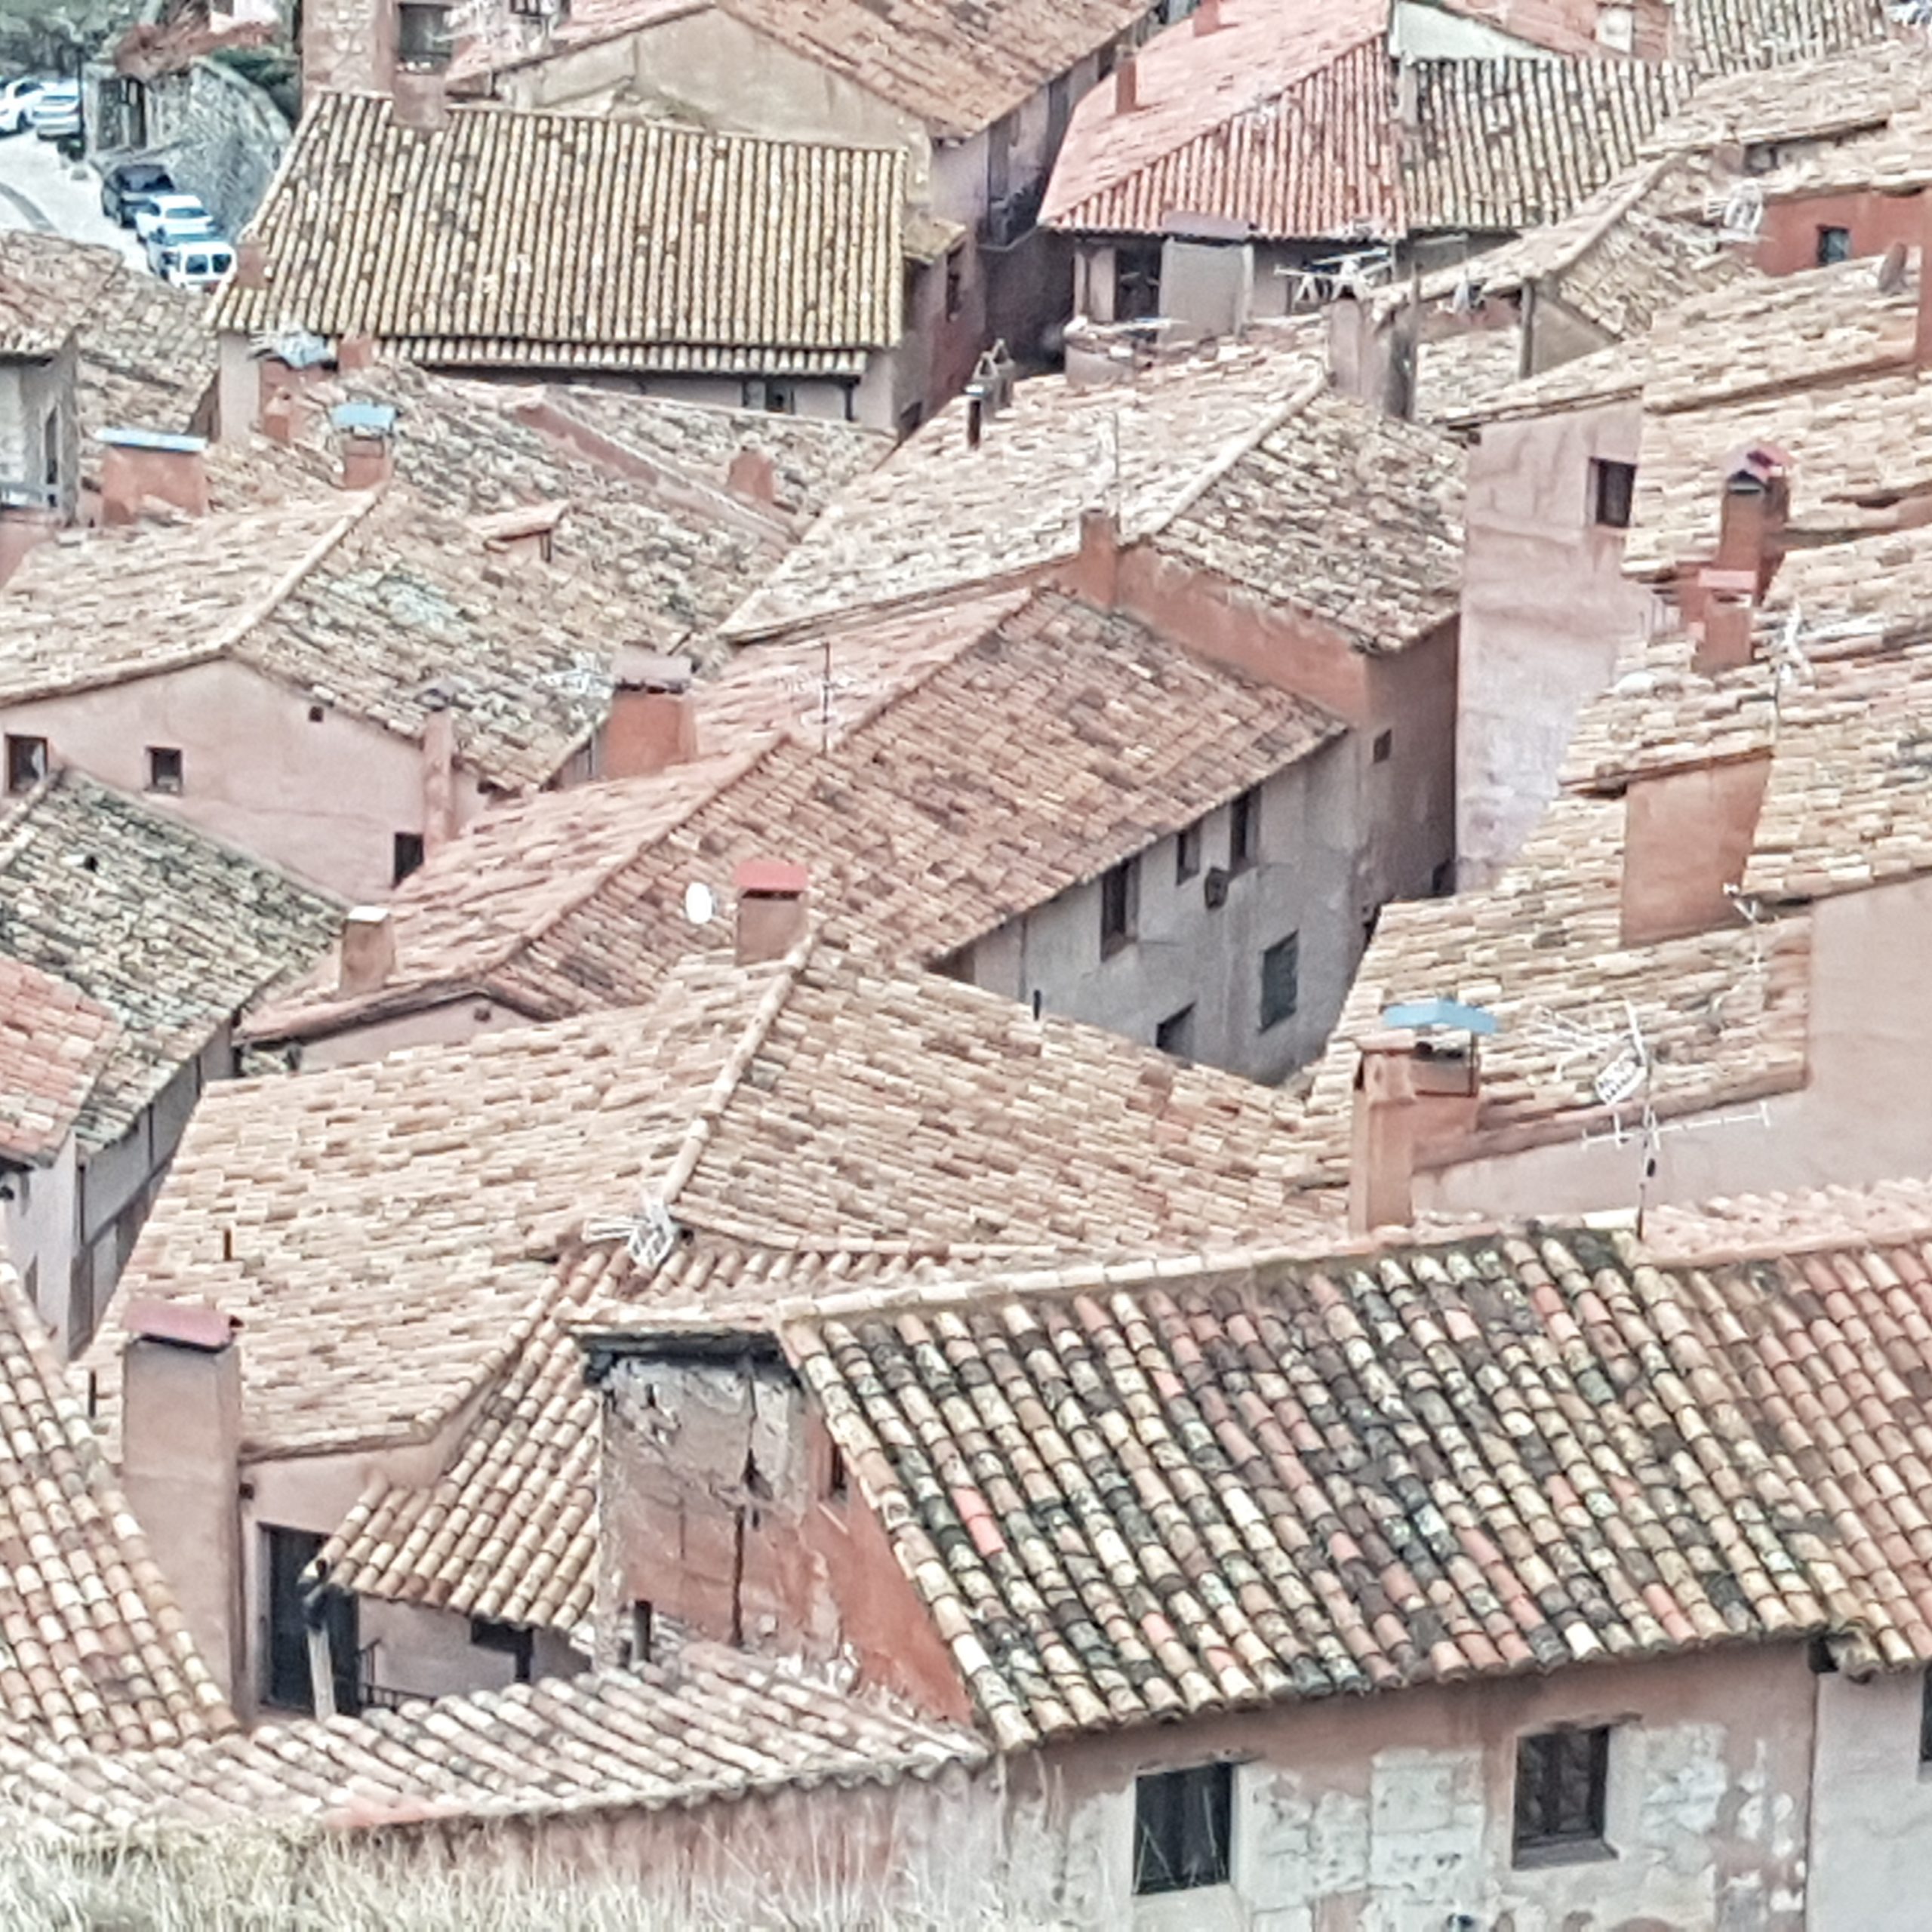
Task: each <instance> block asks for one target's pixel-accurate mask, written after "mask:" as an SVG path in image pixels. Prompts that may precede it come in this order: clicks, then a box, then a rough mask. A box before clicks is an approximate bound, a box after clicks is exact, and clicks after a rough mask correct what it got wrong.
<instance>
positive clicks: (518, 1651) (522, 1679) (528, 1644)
mask: <svg viewBox="0 0 1932 1932" xmlns="http://www.w3.org/2000/svg"><path fill="white" fill-rule="evenodd" d="M469 1641H471V1642H472V1644H475V1647H477V1648H478V1650H479V1651H496V1652H497V1653H498V1654H499V1655H500V1656H503V1657H509V1659H510V1660H512V1663H514V1665H515V1669H516V1681H517V1682H518V1683H519V1684H528V1682H529V1681H530V1677H531V1664H532V1663H533V1661H534V1658H535V1655H536V1650H537V1638H536V1633H535V1632H534V1631H533V1630H532V1629H531V1627H530V1626H529V1625H528V1624H527V1623H497V1622H496V1621H494V1619H492V1618H490V1617H472V1618H471V1619H470V1620H469Z"/></svg>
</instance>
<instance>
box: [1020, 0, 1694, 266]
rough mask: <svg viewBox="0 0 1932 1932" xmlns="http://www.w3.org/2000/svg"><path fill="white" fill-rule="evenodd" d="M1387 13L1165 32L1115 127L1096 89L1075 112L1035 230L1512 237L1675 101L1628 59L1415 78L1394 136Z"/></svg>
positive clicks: (1228, 4)
mask: <svg viewBox="0 0 1932 1932" xmlns="http://www.w3.org/2000/svg"><path fill="white" fill-rule="evenodd" d="M1385 14H1386V9H1384V8H1380V7H1379V6H1375V5H1361V4H1358V0H1349V4H1348V5H1344V6H1343V7H1341V8H1339V9H1338V8H1335V7H1334V6H1322V5H1314V4H1312V0H1225V4H1224V5H1223V9H1222V14H1221V18H1222V22H1223V24H1222V26H1221V27H1220V29H1219V30H1218V31H1217V32H1213V33H1208V34H1199V33H1196V32H1195V31H1194V29H1193V27H1192V23H1185V22H1184V23H1180V24H1178V25H1177V26H1174V27H1171V28H1170V29H1168V32H1165V33H1164V34H1161V35H1158V36H1157V37H1156V38H1155V40H1154V41H1153V42H1152V43H1151V44H1150V45H1149V46H1148V47H1147V48H1145V49H1144V50H1143V51H1142V54H1141V55H1140V62H1139V72H1138V76H1137V89H1136V93H1137V104H1136V106H1134V108H1133V109H1131V111H1130V112H1127V113H1124V114H1123V113H1121V112H1118V110H1117V109H1116V107H1115V100H1114V94H1113V90H1112V88H1111V87H1110V86H1103V87H1100V88H1096V89H1095V90H1094V92H1093V93H1092V94H1089V95H1088V96H1087V97H1085V98H1084V100H1082V101H1081V103H1080V105H1079V106H1078V107H1077V108H1076V109H1075V110H1074V115H1073V119H1072V123H1071V125H1070V126H1069V129H1068V133H1067V139H1066V145H1065V146H1063V149H1061V152H1060V160H1059V161H1058V162H1057V164H1056V165H1055V168H1054V176H1053V180H1052V182H1051V184H1050V186H1049V187H1048V192H1047V195H1046V198H1045V201H1044V203H1043V205H1042V209H1041V220H1043V221H1044V222H1045V223H1047V225H1048V226H1051V227H1055V228H1062V229H1075V230H1082V231H1085V232H1097V233H1124V234H1140V235H1157V234H1159V233H1161V232H1163V231H1164V229H1166V228H1167V227H1168V223H1169V219H1170V217H1173V216H1175V215H1177V214H1180V215H1207V216H1212V217H1214V218H1215V219H1217V220H1221V221H1232V222H1235V223H1241V224H1244V225H1245V226H1247V227H1248V228H1249V229H1251V230H1252V232H1254V234H1255V235H1257V236H1259V237H1262V238H1267V239H1272V240H1293V239H1296V238H1306V237H1315V236H1322V235H1351V234H1364V233H1366V234H1371V235H1400V234H1403V233H1405V232H1407V231H1409V230H1410V229H1478V230H1492V229H1517V228H1526V227H1529V226H1532V225H1534V224H1535V223H1540V222H1544V221H1549V220H1554V219H1555V218H1556V217H1558V216H1561V215H1563V214H1567V213H1568V212H1569V211H1570V210H1571V208H1573V207H1574V205H1576V203H1577V202H1578V201H1580V199H1582V198H1583V197H1584V196H1586V195H1589V193H1591V192H1592V191H1593V190H1595V189H1597V188H1598V187H1599V186H1601V184H1602V183H1604V181H1606V180H1608V179H1609V178H1610V177H1611V176H1612V175H1614V174H1616V173H1617V172H1618V171H1619V170H1620V169H1621V168H1625V167H1627V166H1628V165H1629V163H1630V162H1632V161H1633V160H1634V159H1635V158H1636V155H1637V152H1638V147H1639V146H1640V144H1641V143H1642V141H1643V140H1644V137H1645V136H1646V135H1647V134H1649V133H1650V131H1651V128H1653V126H1654V125H1655V124H1656V122H1657V119H1658V118H1659V117H1660V115H1663V114H1664V113H1666V112H1669V109H1671V108H1672V107H1674V106H1675V105H1676V104H1677V103H1678V102H1679V101H1680V100H1682V99H1683V97H1684V95H1685V94H1686V93H1687V91H1688V89H1689V85H1690V77H1689V75H1688V72H1687V70H1685V69H1681V68H1672V67H1657V66H1651V65H1650V64H1648V63H1644V62H1641V61H1635V60H1622V61H1620V60H1549V59H1525V60H1419V61H1416V62H1414V63H1411V65H1412V70H1413V77H1414V88H1415V106H1414V113H1415V117H1416V118H1415V125H1414V128H1413V129H1412V130H1404V127H1403V126H1402V124H1401V111H1400V109H1399V106H1398V92H1399V90H1398V86H1397V82H1396V78H1395V66H1394V65H1393V63H1392V62H1391V60H1390V59H1389V54H1388V52H1387V48H1386V40H1387V22H1386V18H1385Z"/></svg>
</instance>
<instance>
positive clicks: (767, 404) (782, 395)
mask: <svg viewBox="0 0 1932 1932" xmlns="http://www.w3.org/2000/svg"><path fill="white" fill-rule="evenodd" d="M743 395H744V402H745V407H746V408H747V409H761V410H763V411H764V412H765V413H766V414H767V415H769V416H795V415H797V414H798V384H797V383H771V382H764V381H762V380H759V379H758V378H757V377H753V378H752V380H751V381H749V382H748V383H746V384H745V386H744V389H743Z"/></svg>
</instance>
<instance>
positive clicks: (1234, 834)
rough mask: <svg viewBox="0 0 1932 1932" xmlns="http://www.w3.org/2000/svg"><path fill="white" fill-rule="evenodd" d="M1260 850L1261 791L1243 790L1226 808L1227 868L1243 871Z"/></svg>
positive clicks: (1252, 861) (1257, 788) (1251, 863)
mask: <svg viewBox="0 0 1932 1932" xmlns="http://www.w3.org/2000/svg"><path fill="white" fill-rule="evenodd" d="M1260 850H1261V792H1260V788H1259V787H1256V788H1255V789H1252V790H1249V791H1246V792H1243V793H1242V794H1241V796H1240V797H1239V798H1237V799H1236V800H1235V801H1234V803H1233V804H1232V805H1230V806H1229V808H1228V869H1229V872H1241V871H1244V870H1245V869H1247V867H1248V866H1251V865H1253V864H1254V861H1255V860H1256V858H1257V857H1258V856H1259V855H1260Z"/></svg>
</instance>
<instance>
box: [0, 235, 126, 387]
mask: <svg viewBox="0 0 1932 1932" xmlns="http://www.w3.org/2000/svg"><path fill="white" fill-rule="evenodd" d="M111 269H112V263H111V261H110V260H109V257H108V255H107V254H106V251H105V250H100V251H95V250H89V251H88V254H87V255H86V256H85V257H84V258H82V260H77V261H75V263H72V265H71V266H70V264H69V263H68V262H67V261H66V260H63V258H61V257H57V256H53V255H50V254H47V253H45V252H44V251H32V250H25V249H20V248H0V356H5V357H6V358H8V359H9V360H10V361H11V360H20V361H30V362H34V361H46V360H47V359H48V358H49V357H51V356H54V355H59V354H60V351H61V350H62V349H63V348H64V347H65V346H66V343H67V341H68V339H69V337H72V335H74V334H75V333H76V332H77V331H78V329H79V328H80V327H81V325H82V322H84V321H85V320H86V318H87V316H88V312H89V310H90V309H92V307H93V306H94V303H95V302H96V301H97V300H98V299H99V297H100V293H101V289H102V286H103V284H104V283H105V282H106V279H107V277H108V275H109V272H111ZM76 271H78V272H76Z"/></svg>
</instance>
